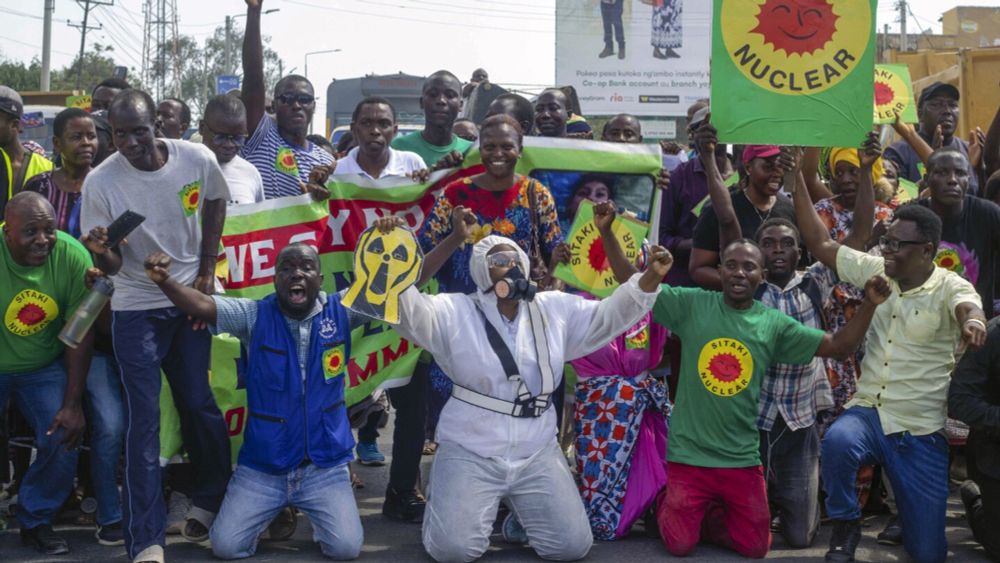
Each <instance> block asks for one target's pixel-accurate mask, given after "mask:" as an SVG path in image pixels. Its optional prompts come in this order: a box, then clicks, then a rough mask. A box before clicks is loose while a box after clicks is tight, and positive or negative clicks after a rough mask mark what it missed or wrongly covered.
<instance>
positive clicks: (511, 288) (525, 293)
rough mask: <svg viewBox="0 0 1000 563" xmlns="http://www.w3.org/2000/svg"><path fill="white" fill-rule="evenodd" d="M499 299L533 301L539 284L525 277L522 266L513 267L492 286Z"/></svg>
mask: <svg viewBox="0 0 1000 563" xmlns="http://www.w3.org/2000/svg"><path fill="white" fill-rule="evenodd" d="M490 289H492V290H493V293H494V294H496V296H497V298H499V299H510V300H520V301H531V300H533V299H534V298H535V294H536V293H538V286H537V285H535V284H533V283H531V282H530V281H528V279H527V278H525V277H524V272H522V271H521V267H520V266H514V267H513V268H511V269H510V270H509V271H508V272H507V275H506V276H504V278H503V279H501V280H500V281H498V282H496V283H495V284H493V286H492V287H491V288H490Z"/></svg>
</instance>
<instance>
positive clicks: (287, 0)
mask: <svg viewBox="0 0 1000 563" xmlns="http://www.w3.org/2000/svg"><path fill="white" fill-rule="evenodd" d="M285 3H286V4H296V5H299V6H305V7H307V8H315V9H318V10H327V11H331V12H340V13H344V14H354V15H359V16H370V17H375V18H383V19H389V20H399V21H405V22H412V23H427V24H435V25H445V26H451V27H462V28H466V29H470V28H471V29H490V30H495V31H513V32H516V33H546V34H547V33H550V32H549V31H548V30H544V29H529V28H512V27H495V26H485V25H473V24H465V23H458V22H448V21H434V20H422V19H416V18H408V17H403V16H392V15H386V14H373V13H371V12H361V11H358V10H348V9H344V8H333V7H331V6H317V5H316V4H309V3H307V2H302V1H301V0H285Z"/></svg>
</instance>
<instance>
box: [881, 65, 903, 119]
mask: <svg viewBox="0 0 1000 563" xmlns="http://www.w3.org/2000/svg"><path fill="white" fill-rule="evenodd" d="M909 105H910V89H909V88H908V87H907V86H906V82H904V81H903V78H902V77H901V76H899V75H898V74H896V73H895V72H892V71H890V70H888V69H885V68H876V69H875V122H876V123H885V122H892V121H894V120H895V118H896V115H895V114H896V113H897V112H898V113H899V114H900V115H903V111H904V110H905V109H906V107H907V106H909Z"/></svg>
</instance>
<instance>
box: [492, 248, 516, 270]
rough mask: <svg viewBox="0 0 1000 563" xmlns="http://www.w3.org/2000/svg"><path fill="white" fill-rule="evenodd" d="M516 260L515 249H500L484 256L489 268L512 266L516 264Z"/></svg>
mask: <svg viewBox="0 0 1000 563" xmlns="http://www.w3.org/2000/svg"><path fill="white" fill-rule="evenodd" d="M517 261H518V255H517V251H516V250H501V251H500V252H497V253H496V254H490V255H489V256H487V257H486V265H487V266H489V267H490V268H512V267H513V266H514V265H516V264H517Z"/></svg>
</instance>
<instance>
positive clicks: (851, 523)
mask: <svg viewBox="0 0 1000 563" xmlns="http://www.w3.org/2000/svg"><path fill="white" fill-rule="evenodd" d="M859 542H861V521H860V520H834V521H833V536H831V537H830V550H829V551H827V552H826V562H827V563H849V562H850V561H854V552H855V551H856V550H857V549H858V543H859Z"/></svg>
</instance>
